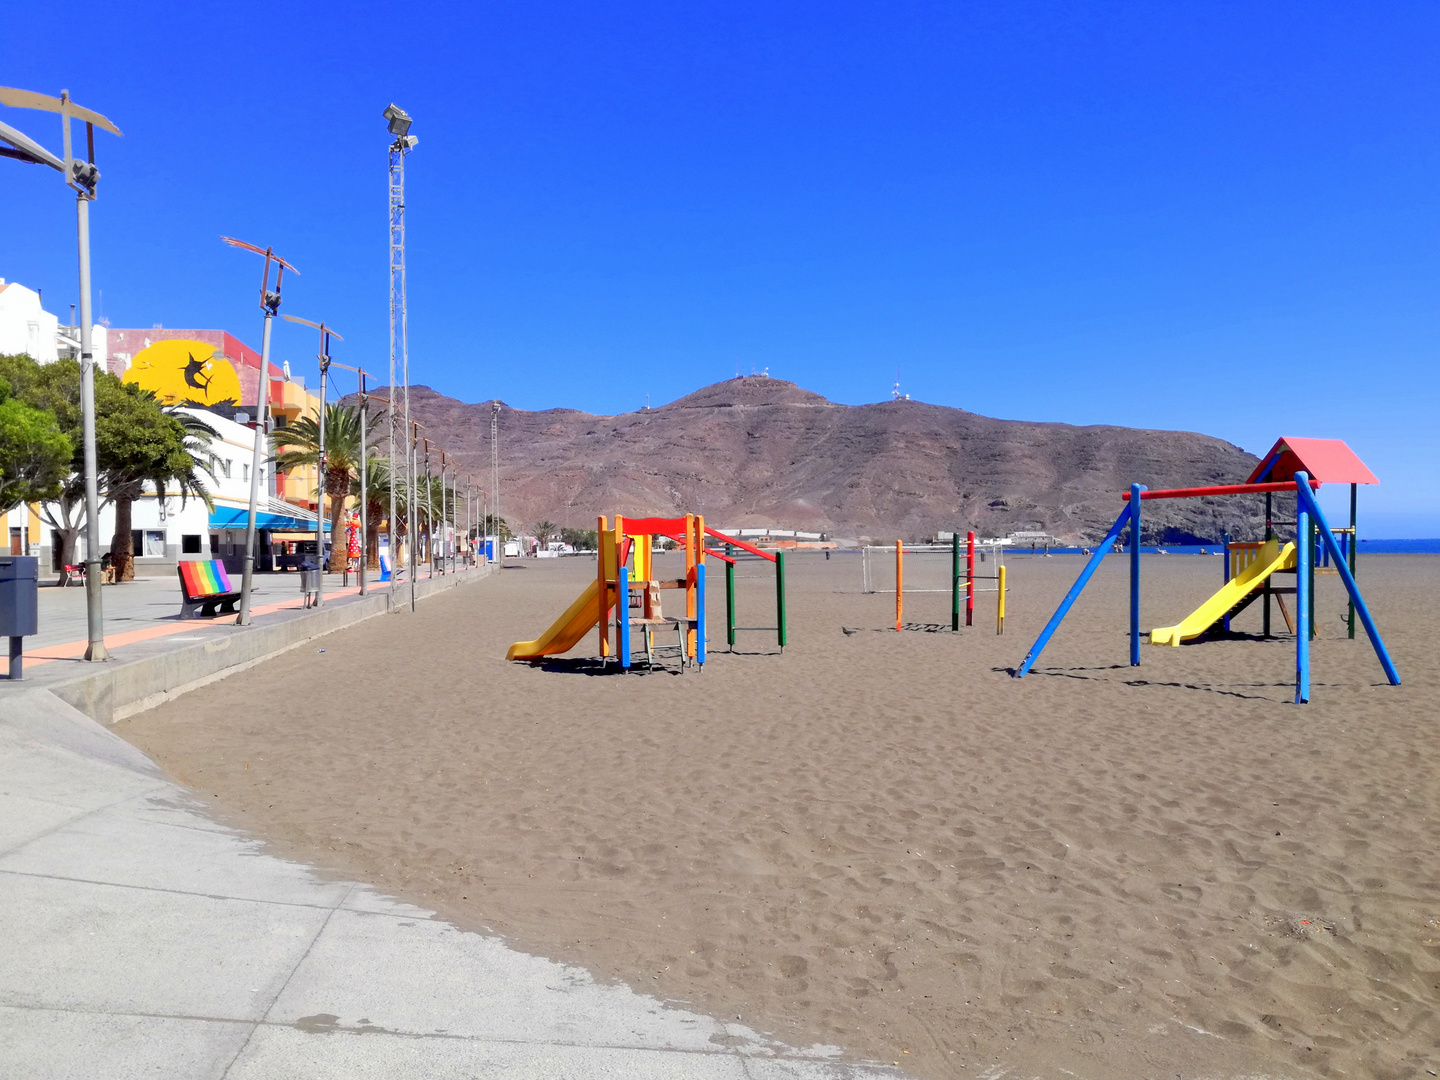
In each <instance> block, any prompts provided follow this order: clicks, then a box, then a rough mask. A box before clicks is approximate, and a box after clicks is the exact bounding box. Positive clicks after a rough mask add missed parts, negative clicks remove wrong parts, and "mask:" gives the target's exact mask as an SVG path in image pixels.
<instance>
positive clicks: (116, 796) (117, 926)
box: [0, 687, 901, 1080]
mask: <svg viewBox="0 0 1440 1080" xmlns="http://www.w3.org/2000/svg"><path fill="white" fill-rule="evenodd" d="M0 777H3V779H0V920H3V923H4V926H5V928H6V931H5V933H4V934H3V935H0V1075H4V1076H15V1077H25V1078H27V1080H41V1078H51V1077H54V1078H59V1077H67V1078H89V1077H94V1078H97V1080H99V1078H105V1080H112V1078H126V1077H147V1078H156V1077H174V1078H177V1080H180V1078H183V1080H200V1078H206V1077H216V1078H221V1077H224V1078H228V1080H258V1078H277V1080H278V1078H286V1080H291V1078H295V1077H305V1078H326V1077H334V1078H336V1080H340V1078H344V1080H353V1078H355V1077H399V1076H406V1077H408V1076H424V1077H457V1078H459V1077H466V1078H480V1077H536V1078H541V1077H543V1078H546V1080H555V1078H570V1077H573V1078H576V1080H579V1078H582V1077H583V1078H591V1077H627V1078H629V1077H676V1078H679V1077H686V1078H692V1077H693V1078H701V1080H708V1078H712V1077H713V1078H716V1080H720V1078H724V1080H746V1078H749V1080H772V1078H773V1080H779V1078H795V1080H800V1078H815V1080H822V1078H861V1077H881V1076H890V1077H898V1076H900V1075H901V1074H900V1073H899V1071H898V1070H895V1069H892V1068H889V1067H879V1066H864V1065H853V1064H847V1063H843V1062H841V1061H840V1060H838V1051H836V1050H834V1049H833V1048H824V1047H814V1048H811V1049H810V1050H808V1051H796V1050H792V1049H790V1048H787V1047H784V1046H781V1045H778V1044H776V1043H774V1042H771V1041H769V1040H767V1039H765V1038H762V1037H760V1036H759V1035H757V1034H756V1033H755V1032H754V1031H751V1030H750V1029H749V1028H747V1027H745V1026H743V1025H742V1024H740V1023H735V1022H724V1021H722V1020H718V1019H715V1018H712V1017H708V1016H702V1015H698V1014H696V1013H692V1012H687V1011H685V1010H682V1009H678V1008H671V1007H668V1006H666V1005H663V1004H662V1003H660V1002H658V1001H656V1000H654V999H651V998H648V997H643V996H640V995H637V994H635V993H633V992H631V991H630V990H629V989H627V988H624V987H619V986H602V985H598V984H596V983H595V982H594V980H592V979H591V978H590V977H589V976H588V975H587V974H586V973H585V972H584V971H581V970H578V969H575V968H570V967H565V966H562V965H560V964H555V963H551V962H550V961H547V960H542V959H539V958H537V957H533V956H527V955H524V954H522V953H519V952H516V951H514V950H512V949H509V948H507V947H506V946H505V945H504V944H503V943H502V942H501V941H500V940H499V939H498V938H495V937H491V936H486V935H483V934H474V933H467V932H462V931H460V930H457V929H456V928H454V927H453V926H450V925H448V924H446V923H444V922H441V921H439V920H437V919H435V918H433V917H432V915H431V913H429V912H426V911H422V910H419V909H417V908H413V907H409V906H406V905H404V904H400V903H397V902H395V901H393V900H390V899H387V898H385V897H383V896H380V895H377V894H376V893H375V892H373V891H372V890H370V889H368V888H366V887H365V886H362V885H357V884H353V883H346V882H338V883H337V882H325V881H322V880H320V879H319V878H318V877H317V876H316V875H315V874H314V873H312V872H311V871H310V870H309V869H308V868H306V867H304V866H300V865H297V864H294V863H290V862H285V861H282V860H280V859H276V858H272V857H270V856H268V855H266V854H264V852H263V850H262V849H261V846H260V844H259V843H258V842H257V841H254V840H251V839H248V838H246V837H244V836H242V835H240V834H238V833H236V832H234V831H232V830H229V829H226V828H223V827H221V826H219V825H217V824H216V823H215V822H213V821H211V820H210V819H209V817H208V816H207V812H206V808H205V806H204V805H203V801H202V800H199V799H198V798H197V797H196V796H194V795H192V794H191V793H189V792H187V791H186V790H184V789H182V788H181V787H179V786H178V785H176V784H173V783H171V782H169V781H168V780H166V779H165V778H164V776H163V775H162V774H161V773H160V771H159V770H158V768H157V767H156V766H155V765H154V764H153V763H152V762H150V760H149V759H148V758H146V757H145V756H144V755H143V754H142V753H140V751H138V750H137V749H135V748H134V747H132V746H130V745H129V744H128V743H125V742H124V741H122V740H121V739H119V738H118V737H116V736H114V735H112V734H111V733H110V732H109V731H107V730H105V729H104V728H103V727H102V726H100V725H99V724H97V723H95V722H94V721H92V720H90V719H89V718H88V717H86V716H84V715H82V714H81V713H79V712H77V711H76V710H75V709H74V708H72V707H70V706H69V705H67V704H65V703H64V702H62V701H60V700H59V699H58V698H56V697H55V696H54V695H53V694H51V693H49V692H48V691H46V690H44V689H41V688H31V689H24V690H22V689H20V688H19V687H14V688H12V692H10V693H6V694H3V695H0Z"/></svg>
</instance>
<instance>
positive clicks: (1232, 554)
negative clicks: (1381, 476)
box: [1015, 438, 1400, 705]
mask: <svg viewBox="0 0 1440 1080" xmlns="http://www.w3.org/2000/svg"><path fill="white" fill-rule="evenodd" d="M1322 483H1343V484H1349V485H1350V527H1349V528H1348V529H1342V530H1332V529H1331V528H1330V525H1329V523H1328V522H1327V521H1326V520H1325V515H1324V513H1322V512H1321V510H1320V504H1319V502H1317V501H1316V498H1315V490H1316V489H1318V488H1319V487H1320V485H1321V484H1322ZM1378 483H1379V480H1377V479H1376V478H1375V475H1374V474H1373V473H1372V472H1371V471H1370V470H1369V469H1367V468H1366V467H1365V465H1364V464H1363V463H1362V462H1361V461H1360V459H1359V458H1358V457H1356V456H1355V453H1354V451H1352V450H1351V449H1350V448H1349V447H1348V446H1346V445H1345V443H1344V442H1342V441H1341V440H1339V439H1294V438H1281V439H1279V440H1277V441H1276V443H1275V445H1274V446H1273V447H1272V448H1271V449H1270V452H1269V453H1268V454H1266V456H1265V457H1264V459H1263V460H1262V461H1261V462H1260V464H1259V465H1258V466H1256V468H1255V470H1254V471H1253V472H1252V473H1251V474H1250V477H1249V479H1248V480H1247V481H1246V482H1245V483H1243V484H1223V485H1219V486H1212V487H1196V488H1175V489H1170V490H1160V491H1147V490H1146V489H1145V488H1144V486H1143V485H1140V484H1132V485H1131V487H1130V491H1129V493H1128V494H1126V495H1124V496H1123V498H1124V499H1125V501H1126V504H1125V507H1124V509H1122V510H1121V511H1120V516H1119V517H1117V518H1116V519H1115V524H1114V525H1112V526H1111V527H1110V531H1109V532H1108V533H1107V534H1106V536H1105V539H1104V540H1103V541H1101V543H1100V544H1099V546H1098V547H1096V549H1095V552H1094V554H1093V555H1091V556H1090V559H1089V561H1088V562H1086V564H1085V567H1084V569H1083V570H1081V571H1080V576H1079V577H1078V578H1077V579H1076V580H1075V584H1073V585H1072V586H1070V591H1069V592H1067V593H1066V594H1065V598H1064V599H1063V600H1061V601H1060V606H1059V607H1058V608H1056V610H1055V614H1054V615H1052V616H1051V617H1050V621H1049V622H1048V623H1046V624H1045V628H1044V629H1043V630H1042V631H1040V636H1039V637H1038V638H1036V639H1035V643H1034V644H1033V645H1031V646H1030V651H1029V652H1028V653H1026V654H1025V659H1024V660H1023V661H1021V664H1020V666H1019V667H1018V668H1016V670H1015V677H1016V678H1017V679H1018V678H1022V677H1023V676H1024V675H1025V674H1026V673H1027V672H1028V671H1029V670H1030V669H1031V667H1033V666H1034V664H1035V661H1036V660H1037V659H1038V658H1039V656H1040V653H1041V652H1042V651H1043V650H1044V648H1045V646H1046V644H1048V643H1049V641H1050V638H1051V637H1053V636H1054V634H1055V631H1056V630H1057V629H1058V628H1059V626H1060V623H1061V622H1062V621H1063V620H1064V618H1065V616H1066V614H1067V613H1068V612H1069V611H1070V608H1071V607H1072V606H1073V605H1074V603H1075V600H1076V598H1077V597H1078V596H1079V595H1080V593H1081V591H1082V590H1083V589H1084V588H1085V586H1086V584H1087V583H1088V582H1089V581H1090V578H1091V577H1093V576H1094V574H1095V571H1096V569H1097V568H1098V567H1099V565H1100V562H1101V560H1102V559H1104V558H1105V555H1106V553H1108V552H1109V551H1110V550H1111V549H1112V548H1114V547H1115V546H1116V544H1117V542H1118V541H1119V539H1120V535H1121V533H1122V532H1123V531H1124V529H1125V527H1126V526H1127V525H1128V526H1129V527H1130V666H1131V667H1139V665H1140V516H1141V504H1142V502H1143V501H1144V500H1146V499H1185V498H1196V497H1201V496H1210V495H1248V494H1264V495H1265V533H1266V537H1265V542H1264V544H1261V545H1229V544H1227V545H1226V551H1225V574H1226V583H1225V587H1224V588H1222V589H1221V590H1220V591H1219V592H1217V593H1216V594H1215V595H1214V596H1212V597H1210V599H1208V600H1206V601H1205V603H1203V604H1202V605H1200V607H1199V608H1197V609H1196V610H1195V611H1194V612H1192V613H1191V614H1190V615H1189V616H1187V617H1186V618H1185V619H1184V620H1183V621H1182V622H1180V623H1179V624H1178V625H1176V626H1171V627H1164V628H1162V629H1159V630H1155V631H1152V632H1151V635H1150V640H1151V641H1152V642H1153V643H1155V644H1169V645H1178V644H1179V643H1180V642H1181V641H1184V640H1192V639H1193V638H1195V637H1198V636H1199V635H1200V634H1202V633H1204V632H1205V631H1206V630H1207V629H1209V628H1210V627H1211V626H1213V625H1215V623H1216V622H1219V621H1222V620H1223V621H1224V623H1225V624H1226V625H1227V627H1228V624H1229V620H1230V618H1231V617H1233V616H1234V615H1235V614H1237V613H1238V612H1239V611H1241V610H1243V609H1244V607H1245V606H1246V605H1248V604H1249V603H1251V602H1252V601H1253V600H1255V599H1256V598H1257V596H1258V597H1263V598H1264V600H1265V624H1264V633H1265V634H1266V636H1269V634H1270V610H1269V604H1270V599H1271V597H1272V595H1275V594H1277V593H1282V592H1284V593H1289V592H1293V594H1294V595H1295V601H1296V603H1295V609H1296V610H1295V616H1296V617H1295V621H1294V623H1293V625H1292V630H1293V632H1294V634H1295V703H1296V704H1297V705H1299V704H1304V703H1306V702H1308V701H1309V700H1310V639H1311V638H1312V637H1313V636H1314V633H1315V626H1314V613H1313V607H1314V603H1313V600H1314V594H1315V571H1316V563H1317V561H1322V562H1323V561H1325V560H1326V557H1327V556H1328V560H1329V561H1330V562H1331V563H1332V565H1333V568H1334V570H1335V572H1336V573H1337V574H1338V575H1339V577H1340V579H1341V581H1342V582H1343V583H1344V585H1345V590H1346V592H1347V593H1348V594H1349V602H1350V607H1349V613H1350V615H1349V619H1350V622H1349V636H1350V637H1352V638H1353V637H1354V636H1355V628H1354V627H1355V618H1356V616H1357V615H1358V616H1359V619H1360V622H1361V624H1362V625H1363V626H1364V627H1365V633H1366V635H1367V636H1368V637H1369V639H1370V644H1371V646H1372V647H1373V648H1374V650H1375V655H1376V657H1377V658H1378V659H1379V661H1380V666H1381V667H1382V668H1383V669H1384V671H1385V676H1386V678H1387V679H1388V680H1389V682H1390V684H1391V685H1392V686H1398V685H1399V684H1400V675H1399V673H1398V672H1397V671H1396V670H1395V665H1394V663H1393V662H1392V661H1391V659H1390V653H1389V651H1388V650H1387V649H1386V648H1385V643H1384V641H1383V640H1381V637H1380V631H1379V630H1378V629H1377V628H1376V626H1375V622H1374V620H1373V619H1372V618H1371V616H1370V610H1369V608H1368V607H1366V605H1365V600H1364V597H1362V596H1361V595H1360V590H1359V587H1358V586H1357V585H1356V584H1355V569H1356V555H1357V547H1358V545H1357V544H1356V514H1355V512H1356V490H1357V485H1359V484H1378ZM1289 491H1294V492H1295V496H1296V500H1297V513H1296V520H1295V522H1294V525H1295V541H1294V542H1292V543H1289V544H1286V545H1285V546H1284V547H1281V546H1280V545H1279V541H1278V539H1277V538H1276V537H1275V535H1274V527H1275V526H1276V525H1277V524H1288V523H1286V522H1276V521H1274V519H1273V510H1274V502H1273V499H1274V495H1275V493H1276V492H1289ZM1337 531H1338V532H1339V533H1340V534H1341V535H1344V536H1346V539H1347V543H1346V544H1345V545H1344V546H1343V547H1342V545H1341V543H1340V540H1339V539H1338V538H1337V535H1336V533H1337ZM1317 541H1318V544H1319V545H1323V554H1322V555H1321V556H1320V559H1319V560H1317V558H1316V554H1317V551H1319V550H1320V548H1319V547H1317ZM1252 550H1253V552H1254V554H1253V555H1252V554H1248V552H1249V551H1252ZM1286 571H1293V572H1294V574H1295V587H1294V589H1293V590H1283V591H1282V590H1280V589H1276V588H1275V587H1274V586H1273V585H1272V584H1271V578H1272V577H1273V576H1274V575H1275V574H1277V573H1283V572H1286ZM1281 610H1282V612H1283V613H1284V614H1285V615H1286V621H1287V623H1288V622H1289V621H1290V620H1289V613H1288V612H1285V611H1284V608H1283V606H1282V608H1281Z"/></svg>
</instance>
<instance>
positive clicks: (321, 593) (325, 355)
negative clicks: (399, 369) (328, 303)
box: [281, 315, 345, 607]
mask: <svg viewBox="0 0 1440 1080" xmlns="http://www.w3.org/2000/svg"><path fill="white" fill-rule="evenodd" d="M281 317H282V318H283V319H284V320H285V321H286V322H293V323H299V324H300V325H301V326H309V327H312V328H314V329H316V330H319V331H320V352H319V354H318V355H317V357H316V359H318V360H319V361H320V433H319V437H320V446H319V450H318V453H317V462H318V467H317V468H316V470H315V567H316V570H317V571H318V572H319V576H318V577H317V579H316V588H315V606H316V607H320V606H321V605H322V604H324V602H325V397H326V381H327V379H328V378H329V375H330V339H331V338H334V339H335V340H336V341H344V340H345V339H344V338H343V337H341V336H340V335H339V334H337V333H335V331H334V330H331V329H330V327H328V326H326V325H325V324H324V322H318V323H317V322H311V321H310V320H309V319H302V318H300V317H299V316H298V315H283V316H281ZM342 498H343V496H342ZM330 542H331V544H332V545H333V544H334V543H335V539H334V537H331V540H330Z"/></svg>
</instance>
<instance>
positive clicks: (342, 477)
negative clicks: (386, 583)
mask: <svg viewBox="0 0 1440 1080" xmlns="http://www.w3.org/2000/svg"><path fill="white" fill-rule="evenodd" d="M349 490H350V473H349V471H348V470H337V471H336V472H329V471H328V470H327V472H326V475H325V493H326V494H327V495H329V497H330V572H331V573H336V574H338V573H339V572H340V571H341V570H344V569H345V568H346V567H348V566H349V565H350V540H349V537H348V536H347V535H346V533H345V530H344V529H342V528H341V527H340V519H341V518H342V517H344V516H345V496H344V495H343V494H342V495H336V494H335V493H336V492H347V491H349ZM337 556H338V558H337Z"/></svg>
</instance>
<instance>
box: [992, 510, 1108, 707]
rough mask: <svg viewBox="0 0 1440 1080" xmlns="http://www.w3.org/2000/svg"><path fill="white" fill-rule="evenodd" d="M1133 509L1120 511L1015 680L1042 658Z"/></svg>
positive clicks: (1027, 656)
mask: <svg viewBox="0 0 1440 1080" xmlns="http://www.w3.org/2000/svg"><path fill="white" fill-rule="evenodd" d="M1132 509H1133V507H1132V506H1131V505H1130V504H1128V503H1127V504H1126V506H1125V509H1123V510H1121V511H1120V516H1119V517H1117V518H1116V519H1115V524H1114V525H1111V526H1110V531H1109V532H1108V533H1106V534H1105V539H1104V540H1102V541H1100V546H1099V547H1097V548H1096V549H1095V551H1094V554H1092V555H1091V556H1090V561H1089V562H1087V563H1086V564H1085V569H1084V570H1081V571H1080V576H1079V577H1078V578H1076V579H1075V584H1074V585H1071V586H1070V591H1069V592H1067V593H1066V594H1065V599H1063V600H1061V601H1060V606H1059V607H1058V608H1056V609H1055V614H1054V615H1051V616H1050V621H1049V622H1047V623H1046V624H1045V629H1044V630H1041V631H1040V636H1039V637H1038V638H1036V639H1035V644H1033V645H1031V646H1030V651H1029V652H1027V653H1026V654H1025V659H1024V660H1022V661H1020V666H1019V667H1018V668H1016V669H1015V678H1017V679H1018V678H1021V677H1022V676H1024V674H1025V673H1026V672H1027V671H1029V670H1030V669H1031V668H1032V667H1033V666H1034V664H1035V661H1036V660H1038V659H1039V658H1040V653H1041V652H1042V651H1044V649H1045V646H1046V645H1047V644H1049V642H1050V639H1051V637H1053V636H1054V634H1055V631H1056V629H1057V628H1058V627H1059V626H1060V623H1061V621H1062V620H1063V619H1064V618H1065V616H1066V615H1067V614H1068V613H1069V611H1070V608H1071V607H1072V606H1073V605H1074V603H1075V598H1076V597H1078V596H1079V595H1080V593H1081V590H1083V589H1084V588H1085V585H1086V583H1087V582H1089V580H1090V579H1091V577H1093V576H1094V574H1095V570H1096V569H1097V568H1098V567H1099V565H1100V560H1101V559H1103V558H1105V553H1106V552H1107V551H1109V550H1110V549H1111V548H1112V547H1114V546H1115V541H1116V540H1118V539H1119V538H1120V530H1122V529H1123V528H1125V523H1126V522H1128V521H1129V520H1130V514H1131V512H1132Z"/></svg>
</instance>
